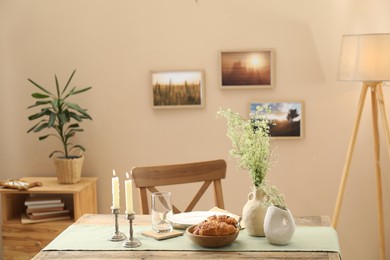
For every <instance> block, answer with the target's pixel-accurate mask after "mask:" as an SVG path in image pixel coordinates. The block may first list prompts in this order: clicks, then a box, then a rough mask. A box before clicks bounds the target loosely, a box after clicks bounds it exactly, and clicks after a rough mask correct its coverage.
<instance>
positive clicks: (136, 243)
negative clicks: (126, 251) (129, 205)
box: [123, 212, 142, 248]
mask: <svg viewBox="0 0 390 260" xmlns="http://www.w3.org/2000/svg"><path fill="white" fill-rule="evenodd" d="M126 219H128V220H129V224H130V231H129V238H128V239H127V240H126V241H125V242H124V243H123V246H124V247H130V248H133V247H139V246H140V245H142V244H141V242H140V241H139V240H138V239H136V238H134V236H133V220H134V219H135V216H134V212H132V213H130V214H128V213H127V212H126Z"/></svg>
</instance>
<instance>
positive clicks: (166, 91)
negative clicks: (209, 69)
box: [151, 70, 204, 109]
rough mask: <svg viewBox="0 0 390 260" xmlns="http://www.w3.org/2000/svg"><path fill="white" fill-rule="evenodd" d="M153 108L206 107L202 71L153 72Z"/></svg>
mask: <svg viewBox="0 0 390 260" xmlns="http://www.w3.org/2000/svg"><path fill="white" fill-rule="evenodd" d="M151 80H152V104H153V105H152V106H153V108H155V109H165V108H198V107H202V106H203V105H204V97H203V96H204V73H203V71H202V70H188V71H187V70H186V71H152V72H151Z"/></svg>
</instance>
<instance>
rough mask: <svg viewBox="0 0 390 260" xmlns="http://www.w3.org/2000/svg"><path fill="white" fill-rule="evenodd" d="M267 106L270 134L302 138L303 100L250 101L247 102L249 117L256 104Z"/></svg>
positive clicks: (284, 137) (274, 136)
mask: <svg viewBox="0 0 390 260" xmlns="http://www.w3.org/2000/svg"><path fill="white" fill-rule="evenodd" d="M259 105H260V106H268V107H269V109H270V114H269V115H268V116H267V118H268V119H269V120H270V121H271V123H270V136H271V137H273V138H276V139H300V138H303V133H304V127H303V122H304V120H303V118H304V109H303V108H304V104H303V101H252V102H250V104H249V117H250V116H251V114H252V113H253V112H254V111H256V107H257V106H259Z"/></svg>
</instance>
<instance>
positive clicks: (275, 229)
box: [264, 206, 295, 245]
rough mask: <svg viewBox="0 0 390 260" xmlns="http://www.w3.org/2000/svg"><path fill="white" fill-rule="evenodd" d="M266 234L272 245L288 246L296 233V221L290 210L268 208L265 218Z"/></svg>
mask: <svg viewBox="0 0 390 260" xmlns="http://www.w3.org/2000/svg"><path fill="white" fill-rule="evenodd" d="M264 233H265V236H266V237H267V240H268V242H269V243H270V244H274V245H287V244H288V243H289V242H290V240H291V238H292V237H293V236H294V233H295V221H294V218H293V216H292V214H291V212H290V210H289V209H287V210H285V209H281V208H278V207H275V206H270V207H268V209H267V213H266V215H265V218H264Z"/></svg>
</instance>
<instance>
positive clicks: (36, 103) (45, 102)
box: [27, 100, 51, 108]
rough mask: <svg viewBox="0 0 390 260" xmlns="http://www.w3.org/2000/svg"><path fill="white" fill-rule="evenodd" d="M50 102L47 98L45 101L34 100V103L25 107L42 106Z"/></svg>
mask: <svg viewBox="0 0 390 260" xmlns="http://www.w3.org/2000/svg"><path fill="white" fill-rule="evenodd" d="M50 103H51V101H50V100H47V101H37V102H35V104H34V105H31V106H28V107H27V108H33V107H37V106H42V105H46V104H50Z"/></svg>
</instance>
